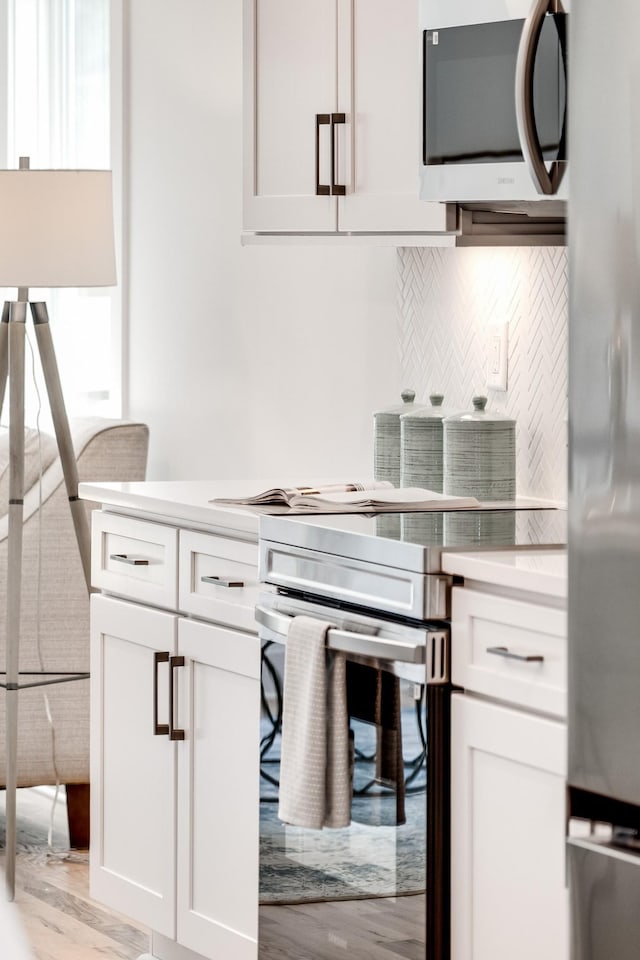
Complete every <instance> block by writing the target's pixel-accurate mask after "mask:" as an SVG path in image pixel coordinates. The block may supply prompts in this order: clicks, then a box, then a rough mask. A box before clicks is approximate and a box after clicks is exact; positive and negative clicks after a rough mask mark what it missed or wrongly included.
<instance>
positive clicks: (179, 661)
mask: <svg viewBox="0 0 640 960" xmlns="http://www.w3.org/2000/svg"><path fill="white" fill-rule="evenodd" d="M176 667H184V657H169V740H184V730H179V729H178V728H177V727H174V725H173V699H174V697H173V690H174V686H173V671H174V670H175V668H176Z"/></svg>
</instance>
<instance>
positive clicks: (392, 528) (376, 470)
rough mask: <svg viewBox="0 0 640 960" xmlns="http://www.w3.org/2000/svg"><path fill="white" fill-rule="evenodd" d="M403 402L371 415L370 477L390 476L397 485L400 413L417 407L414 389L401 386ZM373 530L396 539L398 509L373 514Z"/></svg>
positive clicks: (382, 477)
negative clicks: (371, 447)
mask: <svg viewBox="0 0 640 960" xmlns="http://www.w3.org/2000/svg"><path fill="white" fill-rule="evenodd" d="M400 396H401V397H402V405H401V406H395V407H389V409H388V410H379V411H378V412H377V413H374V415H373V478H374V480H389V481H390V482H391V483H392V484H393V485H394V487H399V486H400V416H401V415H402V414H404V413H409V411H411V410H415V409H418V408H419V407H420V406H421V405H420V404H416V403H414V400H415V397H416V393H415V390H408V389H407V390H403V391H402V393H401V394H400ZM375 526H376V534H377V535H378V536H381V537H390V538H391V539H393V540H399V539H400V537H401V535H402V531H401V525H400V514H399V513H383V514H380V516H377V517H376V522H375Z"/></svg>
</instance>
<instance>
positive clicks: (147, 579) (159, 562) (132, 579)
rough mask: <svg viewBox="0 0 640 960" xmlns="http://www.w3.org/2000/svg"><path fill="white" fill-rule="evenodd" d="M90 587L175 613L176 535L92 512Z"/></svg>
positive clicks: (169, 530) (165, 528)
mask: <svg viewBox="0 0 640 960" xmlns="http://www.w3.org/2000/svg"><path fill="white" fill-rule="evenodd" d="M91 582H92V584H93V586H94V587H97V588H98V589H99V590H106V591H107V592H109V593H115V594H118V595H119V596H122V597H128V598H130V599H131V600H140V601H142V602H143V603H150V604H153V605H154V606H157V607H167V608H169V609H171V610H175V608H176V602H177V598H178V531H177V529H176V528H175V527H170V526H165V525H164V524H162V523H150V522H148V521H146V520H134V519H133V518H132V517H123V516H120V515H118V514H115V513H105V512H102V511H100V510H96V511H94V513H93V516H92V531H91Z"/></svg>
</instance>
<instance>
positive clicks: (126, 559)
mask: <svg viewBox="0 0 640 960" xmlns="http://www.w3.org/2000/svg"><path fill="white" fill-rule="evenodd" d="M109 559H110V560H117V561H118V563H130V564H131V565H132V566H134V567H148V566H149V561H148V560H145V558H144V557H130V556H129V554H128V553H112V554H111V555H110V557H109Z"/></svg>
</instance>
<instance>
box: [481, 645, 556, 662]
mask: <svg viewBox="0 0 640 960" xmlns="http://www.w3.org/2000/svg"><path fill="white" fill-rule="evenodd" d="M487 653H493V654H495V656H496V657H506V659H507V660H521V661H522V663H542V662H543V661H544V657H543V656H542V655H541V654H539V653H534V654H527V653H512V652H511V650H509V648H508V647H487Z"/></svg>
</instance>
